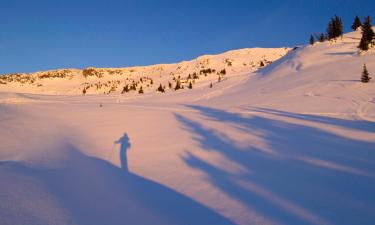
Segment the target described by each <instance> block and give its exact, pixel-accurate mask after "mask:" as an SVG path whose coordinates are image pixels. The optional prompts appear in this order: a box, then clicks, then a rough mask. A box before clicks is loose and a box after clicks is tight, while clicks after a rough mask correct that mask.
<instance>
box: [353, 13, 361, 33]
mask: <svg viewBox="0 0 375 225" xmlns="http://www.w3.org/2000/svg"><path fill="white" fill-rule="evenodd" d="M361 26H362V22H361V19H359V17H358V16H355V18H354V22H353V24H352V29H353V30H354V31H356V30H357V29H358V27H361Z"/></svg>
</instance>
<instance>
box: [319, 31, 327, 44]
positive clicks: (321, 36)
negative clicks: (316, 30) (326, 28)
mask: <svg viewBox="0 0 375 225" xmlns="http://www.w3.org/2000/svg"><path fill="white" fill-rule="evenodd" d="M325 40H326V37H325V35H324V34H323V33H321V34H320V35H319V41H320V42H324V41H325Z"/></svg>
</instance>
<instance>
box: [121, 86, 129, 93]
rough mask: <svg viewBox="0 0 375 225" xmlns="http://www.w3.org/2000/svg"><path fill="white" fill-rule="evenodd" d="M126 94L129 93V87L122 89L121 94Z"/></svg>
mask: <svg viewBox="0 0 375 225" xmlns="http://www.w3.org/2000/svg"><path fill="white" fill-rule="evenodd" d="M126 92H129V85H125V87H124V88H123V89H122V92H121V94H124V93H126Z"/></svg>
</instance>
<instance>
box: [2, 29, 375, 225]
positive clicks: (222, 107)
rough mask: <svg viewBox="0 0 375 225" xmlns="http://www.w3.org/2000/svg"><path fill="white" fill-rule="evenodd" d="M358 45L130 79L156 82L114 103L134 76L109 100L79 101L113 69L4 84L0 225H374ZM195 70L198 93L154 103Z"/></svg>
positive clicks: (343, 42) (254, 53) (371, 129)
mask: <svg viewBox="0 0 375 225" xmlns="http://www.w3.org/2000/svg"><path fill="white" fill-rule="evenodd" d="M359 37H360V33H359V32H353V33H349V34H345V35H344V37H343V38H342V39H339V40H337V41H335V42H328V41H327V42H324V43H316V44H314V45H313V46H304V47H300V48H297V49H294V50H290V51H288V50H289V49H284V48H282V49H269V50H264V49H247V50H239V51H234V52H228V53H225V54H224V55H219V56H204V57H201V58H198V59H197V60H193V61H191V62H182V63H180V64H176V65H158V66H151V67H139V68H136V69H134V68H133V69H134V70H135V71H134V74H137V75H134V77H137V78H136V79H135V80H137V79H138V77H140V76H146V77H147V76H149V78H151V77H152V79H153V83H154V86H152V87H151V86H150V87H149V88H148V89H145V90H146V91H145V94H143V95H140V94H138V93H133V94H131V93H130V94H121V89H122V86H123V83H121V82H122V81H123V78H124V77H126V78H128V77H129V79H131V78H132V76H133V75H130V70H132V68H130V69H119V70H121V74H122V75H115V74H114V75H113V76H115V77H118V79H121V80H122V81H120V84H121V85H118V86H117V89H116V91H114V94H111V95H102V94H101V93H102V91H103V92H108V89H98V91H97V90H96V89H95V88H92V87H90V88H89V89H88V90H87V94H91V93H100V95H94V94H92V95H87V94H86V95H84V96H83V95H82V94H81V93H82V87H83V83H84V82H87V83H90V84H95V83H98V82H99V81H100V82H107V81H110V80H112V79H113V78H112V77H111V75H110V74H107V72H108V71H109V70H108V69H95V71H96V72H98V71H99V74H100V71H104V70H106V71H107V72H106V73H105V74H104V75H103V77H102V78H99V77H95V76H94V77H91V76H88V77H87V78H84V77H83V75H82V71H78V70H74V71H73V70H72V71H73V72H72V74H73V73H74V74H73V75H72V76H70V75H69V76H67V77H65V78H46V79H40V77H39V78H37V77H38V76H40V74H33V75H31V77H35V84H37V83H39V82H41V84H42V86H40V87H38V85H35V84H27V82H26V83H25V84H24V86H22V85H20V84H19V83H18V82H9V81H8V80H7V81H4V82H6V83H7V84H4V85H2V86H1V87H0V90H1V93H0V124H1V126H0V143H1V145H0V181H1V185H0V219H1V224H12V225H14V224H57V225H59V224H87V225H94V224H98V225H101V224H137V225H138V224H141V225H143V224H147V225H148V224H163V225H164V224H186V225H193V224H197V225H198V224H199V225H201V224H215V225H220V224H240V225H253V224H254V225H260V224H261V225H287V224H288V225H289V224H298V225H300V224H310V225H312V224H314V225H315V224H319V225H320V224H323V225H352V224H361V225H372V224H373V223H374V221H375V198H374V196H375V81H374V80H371V82H370V83H366V84H364V83H361V82H360V76H361V72H362V66H363V63H366V65H367V68H368V70H369V73H370V76H372V77H373V79H375V52H374V50H370V51H368V52H366V53H363V54H358V51H357V45H358V42H359ZM265 51H269V52H268V53H265ZM226 54H229V55H230V56H229V55H226ZM284 54H286V55H285V56H283V57H282V58H280V59H278V58H279V57H280V56H282V55H284ZM226 58H230V59H231V60H232V66H229V65H225V59H226ZM206 59H210V60H209V64H204V62H206ZM261 59H262V60H267V61H274V62H273V63H272V64H270V65H268V66H265V67H263V68H261V69H260V70H256V69H257V67H258V63H259V62H260V60H261ZM276 59H278V60H276ZM275 60H276V61H275ZM251 62H252V63H251ZM201 63H203V64H204V67H200V65H201ZM244 63H246V66H245V65H244ZM252 65H253V66H254V67H253V66H252ZM157 68H162V69H160V70H158V69H157ZM177 68H180V69H177ZM203 68H204V69H208V68H211V69H215V71H216V72H215V73H213V74H211V75H210V74H207V77H206V76H204V75H203V74H199V75H200V78H199V79H197V80H196V81H195V82H196V83H195V84H194V88H193V89H194V90H189V89H187V88H185V89H183V90H179V91H177V92H175V91H167V92H166V93H164V94H160V93H157V92H156V91H155V89H156V88H157V86H158V85H159V82H160V83H162V84H163V85H167V82H168V81H171V80H173V79H171V78H172V77H176V76H177V77H178V76H181V77H180V78H181V80H182V79H185V77H186V76H188V74H189V73H190V74H192V72H199V71H200V70H201V69H203ZM224 68H225V69H226V71H227V74H226V75H224V78H223V79H224V80H223V82H217V79H218V76H219V75H217V71H220V70H222V69H224ZM125 71H128V72H125ZM143 71H146V72H143ZM151 71H154V72H153V73H152V74H153V75H152V76H151ZM177 71H180V72H177ZM252 71H254V72H252ZM96 72H95V74H96ZM172 72H173V73H174V74H172V75H171V73H172ZM108 73H109V72H108ZM125 74H129V76H128V75H125ZM158 76H159V77H158ZM226 76H227V77H228V78H226ZM177 77H176V78H177ZM126 78H125V80H126ZM7 79H9V76H8V78H7ZM69 79H71V80H69ZM101 79H102V80H101ZM116 79H117V78H116ZM211 82H215V83H214V84H213V87H212V88H209V87H208V86H209V84H210V83H211ZM144 85H146V83H144ZM144 88H147V86H144ZM99 90H100V91H99ZM17 92H23V93H17ZM25 92H30V93H38V94H30V93H28V94H26V93H25ZM40 93H48V94H56V95H41V94H40ZM60 94H64V95H60ZM65 94H71V95H65Z"/></svg>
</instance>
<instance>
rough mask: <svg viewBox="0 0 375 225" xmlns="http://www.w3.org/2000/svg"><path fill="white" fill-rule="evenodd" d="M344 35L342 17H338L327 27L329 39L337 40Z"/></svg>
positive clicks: (332, 19)
mask: <svg viewBox="0 0 375 225" xmlns="http://www.w3.org/2000/svg"><path fill="white" fill-rule="evenodd" d="M342 34H343V25H342V20H341V18H340V17H338V16H336V15H335V17H333V18H331V20H330V21H329V23H328V27H327V35H328V39H329V40H331V39H335V38H338V37H340V36H341V35H342Z"/></svg>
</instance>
